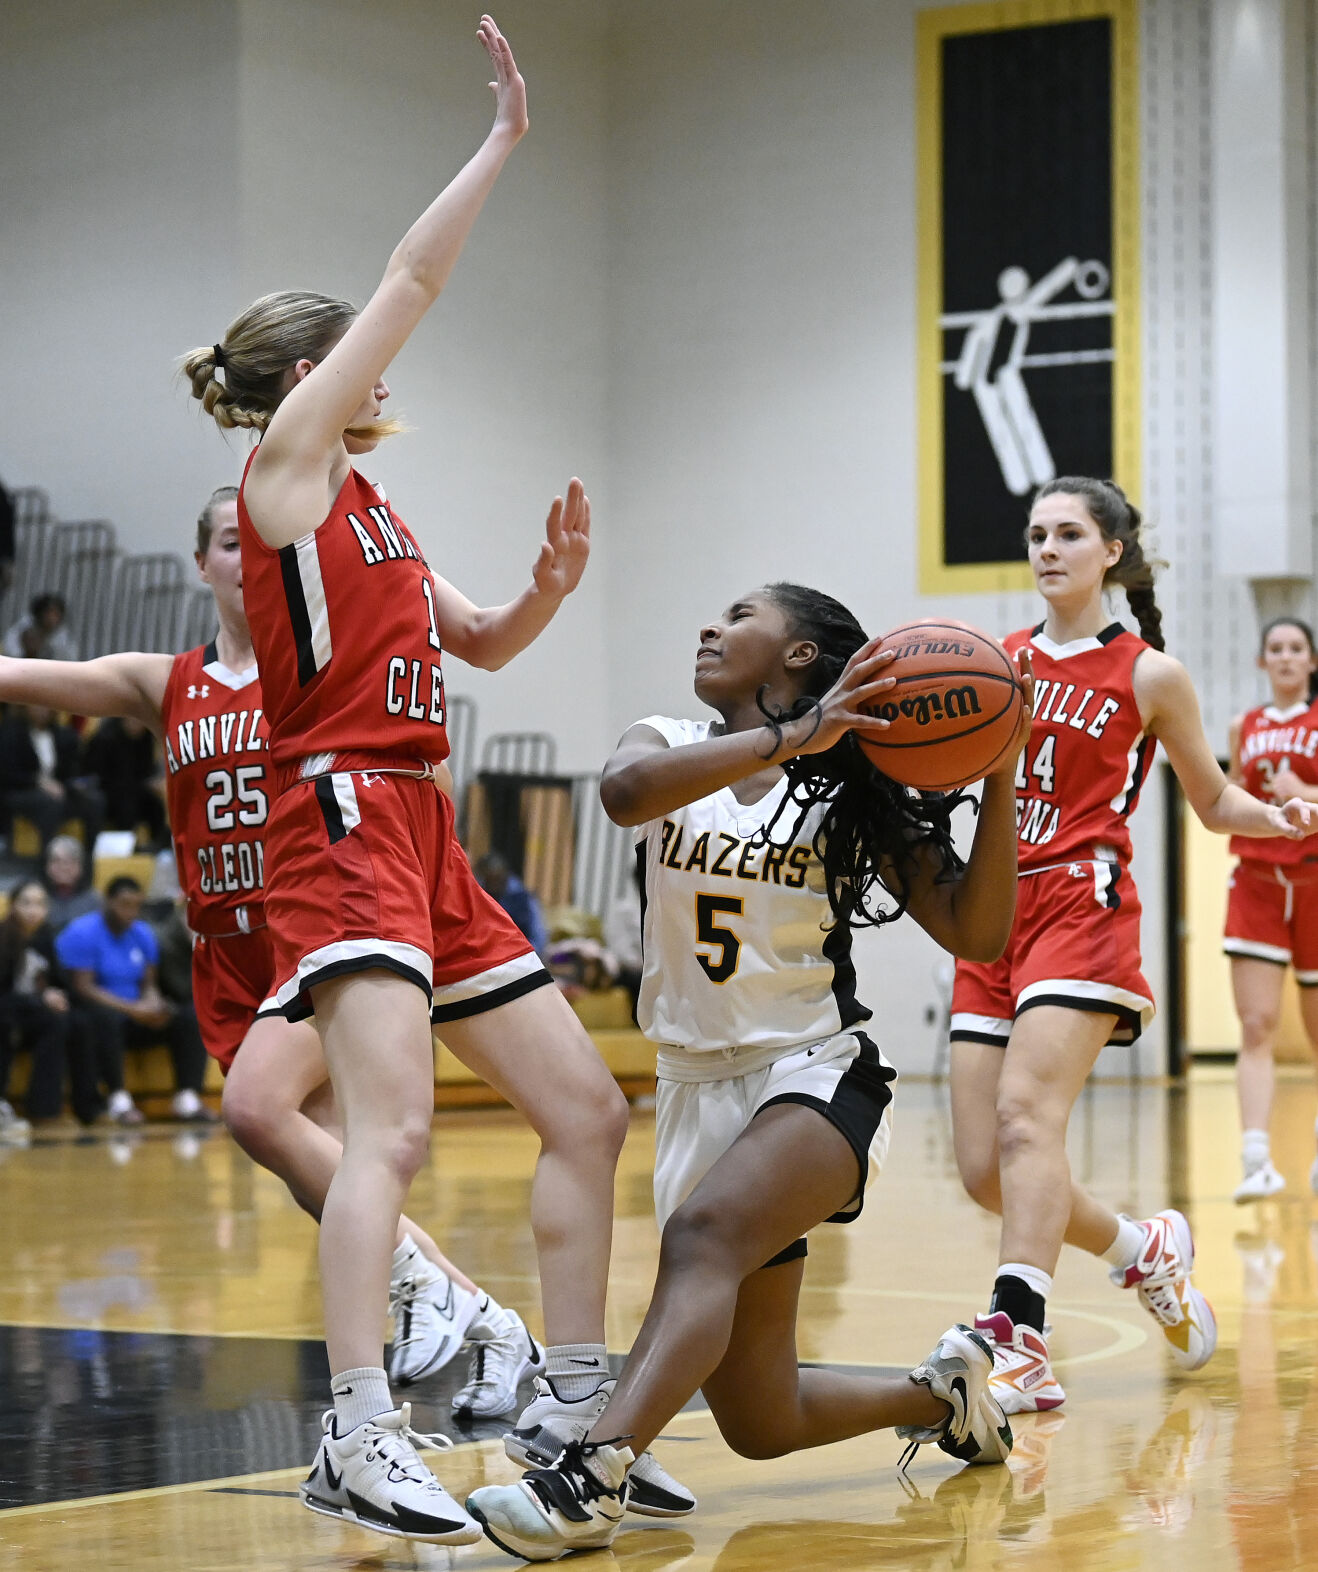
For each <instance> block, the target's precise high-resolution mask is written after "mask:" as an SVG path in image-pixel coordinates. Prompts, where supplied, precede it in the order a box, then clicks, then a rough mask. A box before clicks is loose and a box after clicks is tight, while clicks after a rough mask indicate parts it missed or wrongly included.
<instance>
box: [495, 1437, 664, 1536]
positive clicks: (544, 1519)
mask: <svg viewBox="0 0 1318 1572" xmlns="http://www.w3.org/2000/svg"><path fill="white" fill-rule="evenodd" d="M632 1461H633V1459H632V1454H631V1451H630V1449H629V1448H627V1447H625V1446H612V1445H610V1444H609V1443H608V1442H605V1441H600V1442H590V1441H571V1442H569V1443H568V1445H567V1446H566V1447H565V1448H564V1450H563V1454H562V1456H561V1457H560V1458H559V1459H558V1461H557V1462H556V1463H555V1464H554V1465H553V1467H552V1468H533V1469H532V1470H531V1472H530V1473H529V1474H524V1475H523V1476H522V1477H521V1479H519V1480H518V1481H517V1483H516V1484H515V1485H485V1486H483V1487H482V1488H481V1489H480V1490H474V1491H473V1492H472V1493H471V1495H469V1496H468V1497H467V1510H468V1511H469V1512H470V1513H471V1515H472V1516H473V1517H474V1518H475V1519H476V1521H477V1522H478V1523H480V1524H482V1526H483V1527H484V1529H485V1534H486V1537H487V1538H489V1539H491V1540H493V1541H494V1543H495V1544H496V1545H498V1547H499V1549H500V1550H506V1551H507V1552H508V1554H509V1555H513V1556H521V1557H522V1558H523V1559H524V1560H526V1561H556V1560H557V1559H558V1558H559V1556H562V1555H566V1554H567V1553H568V1551H570V1550H600V1549H603V1547H604V1546H606V1545H608V1544H609V1543H610V1542H611V1541H612V1539H613V1536H614V1535H615V1534H616V1533H617V1532H618V1525H619V1523H621V1522H622V1518H623V1513H624V1512H625V1511H626V1505H627V1470H628V1468H629V1467H630V1466H631V1464H632Z"/></svg>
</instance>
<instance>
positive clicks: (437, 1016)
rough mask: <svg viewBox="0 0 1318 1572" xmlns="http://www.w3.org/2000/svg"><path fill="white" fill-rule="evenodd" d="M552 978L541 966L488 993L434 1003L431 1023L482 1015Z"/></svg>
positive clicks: (533, 990) (439, 1023)
mask: <svg viewBox="0 0 1318 1572" xmlns="http://www.w3.org/2000/svg"><path fill="white" fill-rule="evenodd" d="M553 980H554V979H553V978H552V977H551V976H550V975H549V973H548V972H547V971H546V970H545V969H544V968H543V967H541V969H540V970H539V971H538V972H529V973H528V974H527V975H526V976H525V977H517V978H515V979H514V980H513V981H512V982H510V983H504V985H503V987H502V988H492V989H491V990H490V991H489V993H478V994H475V995H474V996H473V997H472V998H470V999H459V1000H458V1002H457V1003H456V1004H437V1005H434V1006H433V1007H432V1009H431V1011H430V1020H431V1024H432V1025H434V1026H441V1025H443V1023H444V1022H445V1021H465V1020H467V1019H469V1018H470V1017H471V1016H473V1015H484V1013H485V1012H486V1010H497V1009H498V1008H499V1006H500V1005H501V1004H511V1003H512V1002H513V1000H514V999H520V998H522V997H523V996H524V995H526V994H528V993H534V992H535V990H536V989H537V988H545V987H547V986H548V985H549V984H550V983H552V982H553Z"/></svg>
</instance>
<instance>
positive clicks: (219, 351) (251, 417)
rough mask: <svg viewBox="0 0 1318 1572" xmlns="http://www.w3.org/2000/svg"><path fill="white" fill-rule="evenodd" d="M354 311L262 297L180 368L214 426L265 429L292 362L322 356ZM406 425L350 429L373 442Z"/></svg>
mask: <svg viewBox="0 0 1318 1572" xmlns="http://www.w3.org/2000/svg"><path fill="white" fill-rule="evenodd" d="M356 315H357V311H356V308H355V307H354V306H352V305H351V304H350V303H349V302H348V301H346V300H335V299H334V298H333V297H332V296H329V295H317V294H313V293H311V292H310V291H307V290H296V289H286V290H281V291H280V292H279V293H277V294H273V295H262V296H261V298H260V299H259V300H255V301H253V302H252V304H251V305H250V306H248V308H247V310H246V311H243V312H241V313H240V314H239V315H238V316H236V317H235V318H234V319H233V321H232V322H230V324H229V325H228V327H227V328H225V330H224V337H223V339H222V340H221V341H220V342H219V343H218V344H208V345H206V346H205V347H204V348H201V349H194V350H192V351H191V352H190V353H189V354H187V355H184V357H183V359H182V362H181V363H180V367H179V369H180V373H181V374H182V375H183V376H185V377H186V378H187V379H188V385H189V387H190V389H191V392H192V396H193V398H195V399H197V400H198V401H199V402H200V404H201V407H202V409H203V410H205V412H206V413H207V414H208V415H209V416H210V417H211V418H212V419H213V420H214V421H215V424H216V425H217V426H220V427H221V428H222V429H224V430H231V429H232V428H233V427H235V426H242V427H246V428H247V429H249V430H252V431H264V430H265V428H266V427H267V426H268V425H269V424H270V420H271V417H272V416H273V415H274V412H275V410H277V409H278V408H279V405H280V403H281V402H282V400H283V397H284V394H285V392H286V391H287V389H286V388H285V386H284V379H285V377H286V376H287V375H288V373H289V371H290V370H291V369H292V367H294V366H295V365H296V364H297V363H298V361H299V360H312V361H321V360H324V358H325V356H326V355H328V354H329V352H330V350H331V349H333V347H334V345H335V344H336V343H337V342H338V341H339V339H340V338H342V337H343V335H344V333H346V332H347V330H348V327H349V324H350V323H351V322H352V320H353V318H354V317H355V316H356ZM221 376H222V377H223V380H221ZM404 429H405V428H404V427H403V426H402V425H401V424H400V423H399V422H398V421H396V420H375V421H372V422H371V423H370V425H369V426H367V427H363V428H361V429H355V428H354V429H353V430H352V431H351V432H350V434H351V435H353V436H358V437H369V438H371V439H374V440H379V439H380V438H382V437H389V436H393V435H394V434H395V433H397V432H399V431H402V430H404Z"/></svg>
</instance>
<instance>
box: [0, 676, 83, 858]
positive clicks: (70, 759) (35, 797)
mask: <svg viewBox="0 0 1318 1572" xmlns="http://www.w3.org/2000/svg"><path fill="white" fill-rule="evenodd" d="M0 798H2V799H3V806H4V815H5V822H6V825H9V824H11V823H12V820H13V815H14V814H16V813H18V814H22V816H23V817H24V818H25V819H30V820H31V821H32V823H33V824H35V825H36V827H37V833H38V835H40V837H41V850H42V854H43V855H44V854H45V850H46V848H47V846H48V845H49V844H50V841H51V839H52V837H53V836H54V835H55V833H56V831H57V830H58V829H59V827H60V825H61V824H63V823H64V821H65V820H66V819H79V820H81V821H82V826H83V829H84V831H85V834H86V839H87V844H88V845H89V846H90V845H93V844H94V843H95V840H96V837H97V835H99V834H100V830H101V820H102V818H103V817H104V813H105V800H104V798H103V797H102V796H101V788H100V787H99V786H98V785H97V784H96V782H95V781H89V780H86V779H84V778H83V777H82V776H81V775H80V774H79V773H78V735H77V733H76V732H75V731H73V730H72V728H71V727H68V726H61V725H60V724H59V723H58V722H57V721H56V719H55V712H54V711H53V710H50V709H47V708H46V706H45V705H42V704H16V705H14V706H12V707H11V708H10V711H9V713H8V715H6V716H5V718H4V720H3V721H0Z"/></svg>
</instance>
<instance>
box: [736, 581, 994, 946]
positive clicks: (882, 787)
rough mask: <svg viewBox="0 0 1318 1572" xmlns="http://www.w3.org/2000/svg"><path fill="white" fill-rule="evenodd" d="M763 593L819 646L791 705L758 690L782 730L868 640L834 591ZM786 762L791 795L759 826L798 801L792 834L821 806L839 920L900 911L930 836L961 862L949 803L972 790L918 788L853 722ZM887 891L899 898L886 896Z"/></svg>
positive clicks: (870, 923) (821, 854) (946, 867)
mask: <svg viewBox="0 0 1318 1572" xmlns="http://www.w3.org/2000/svg"><path fill="white" fill-rule="evenodd" d="M764 593H765V595H767V596H768V598H769V599H770V600H771V601H772V602H773V603H774V605H775V606H777V607H778V609H779V610H780V611H781V612H782V613H783V614H784V616H785V617H786V618H787V621H788V625H789V627H790V629H791V632H792V634H793V636H794V637H800V638H805V639H809V640H810V641H811V643H813V644H815V645H816V646H817V647H818V649H819V654H818V656H817V657H816V659H815V661H814V663H813V665H811V666H810V667H809V669H808V670H807V672H806V674H805V689H804V691H803V693H802V694H801V696H800V698H798V699H797V701H796V702H795V703H794V704H793V705H792V706H791V707H790V708H789V709H787V710H770V709H769V708H768V707H767V706H766V705H765V703H764V690H763V689H761V690H760V693H759V695H758V696H757V703H758V704H759V707H760V710H761V712H762V713H763V715H764V716H765V721H766V725H767V726H768V728H769V730H770V731H772V732H773V733H774V735H775V737H776V738H778V739H779V740H781V737H782V728H783V725H784V724H785V723H787V722H790V721H794V720H797V719H800V718H801V717H802V716H805V715H809V714H810V713H811V712H812V711H817V710H818V708H819V700H820V698H822V696H823V695H824V694H825V693H827V692H828V690H829V689H830V688H831V687H833V685H834V684H835V683H836V682H837V680H838V678H839V677H840V676H841V675H842V670H843V667H845V665H846V663H847V661H848V660H850V659H851V657H852V656H853V655H854V654H855V653H856V651H857V650H858V649H860V648H861V646H862V645H864V644H865V643H867V642H868V640H867V636H866V633H865V630H864V629H863V628H862V627H861V625H860V624H859V623H858V622H857V621H856V619H855V617H853V616H852V614H851V613H850V612H849V611H848V610H847V608H846V607H845V606H843V605H842V604H841V603H840V602H839V601H836V600H834V599H833V597H832V596H831V595H825V594H823V593H822V592H821V591H819V590H813V589H807V588H805V587H804V586H803V585H800V584H783V583H780V584H768V585H766V586H765V589H764ZM783 771H784V773H785V774H786V776H787V779H788V793H787V798H786V800H785V801H784V804H783V808H782V809H780V810H779V814H778V815H776V816H775V819H774V821H773V823H771V824H770V825H768V826H767V829H766V831H764V832H762V833H764V834H765V835H766V838H768V839H773V835H774V828H775V825H776V824H777V822H778V818H779V817H780V816H781V814H782V813H783V812H788V811H790V809H789V807H788V805H789V804H790V805H791V807H792V808H795V810H796V812H795V817H794V822H793V824H792V828H791V833H790V836H789V837H788V839H789V842H790V840H792V839H795V837H796V836H797V834H799V832H800V829H801V826H802V824H803V823H804V822H805V819H806V816H807V814H808V813H809V812H810V810H811V809H812V808H814V807H817V806H820V805H822V806H823V807H824V815H823V819H822V821H821V823H820V825H819V829H818V830H817V832H816V834H815V837H814V850H815V855H816V856H817V857H818V858H819V860H820V862H821V863H822V864H823V868H824V877H825V880H826V882H827V888H828V899H829V904H830V905H831V906H832V908H833V912H834V914H835V915H836V917H837V919H838V921H839V922H841V923H846V924H847V925H848V926H850V927H878V926H879V925H880V924H881V923H885V922H892V921H894V920H895V919H896V918H898V917H900V916H901V914H902V912H903V911H905V909H906V903H907V900H908V898H909V889H908V881H909V879H910V876H911V874H912V873H913V871H914V866H915V863H914V858H915V853H916V849H917V847H918V846H919V845H920V844H921V843H928V844H931V845H932V846H933V849H934V851H935V855H936V856H937V858H938V860H939V862H940V864H941V869H942V873H943V875H945V876H947V877H951V876H952V875H953V874H954V873H955V872H956V870H957V869H958V868H959V867H960V861H959V859H958V858H957V855H956V852H955V850H954V848H953V845H952V834H951V828H950V824H949V820H950V816H951V812H952V809H953V808H954V807H956V805H957V803H958V802H961V801H964V800H966V799H965V798H964V797H963V796H961V795H960V794H956V795H953V796H950V797H946V798H938V797H921V796H919V795H918V794H916V793H914V792H912V791H910V790H908V789H907V788H906V787H905V786H899V785H898V784H897V782H896V781H893V780H890V779H889V778H888V777H887V776H886V775H884V774H883V773H882V772H881V771H880V770H877V769H876V768H875V767H874V765H873V764H871V763H870V761H869V759H868V758H867V757H866V756H865V754H864V753H863V752H862V750H861V748H860V745H859V744H858V743H857V741H856V736H855V733H854V732H850V731H849V732H847V733H846V734H845V735H844V736H843V737H842V738H841V740H840V741H838V742H836V743H834V745H833V746H832V747H831V748H829V749H827V751H825V752H824V753H811V754H806V755H803V756H800V757H797V758H794V759H788V760H787V762H786V763H785V764H784V765H783ZM887 896H891V897H892V899H893V901H895V903H896V904H895V905H890V904H885V897H887Z"/></svg>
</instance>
